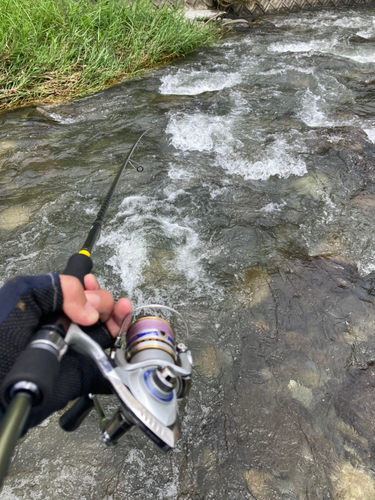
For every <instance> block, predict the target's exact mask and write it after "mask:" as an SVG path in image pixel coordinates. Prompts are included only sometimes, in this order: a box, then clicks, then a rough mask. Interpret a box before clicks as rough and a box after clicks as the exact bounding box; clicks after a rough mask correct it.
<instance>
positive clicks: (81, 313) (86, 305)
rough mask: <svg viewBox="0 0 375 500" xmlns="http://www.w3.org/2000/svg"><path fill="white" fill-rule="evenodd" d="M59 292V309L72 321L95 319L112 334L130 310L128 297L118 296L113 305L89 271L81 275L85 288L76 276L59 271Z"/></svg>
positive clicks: (88, 322)
mask: <svg viewBox="0 0 375 500" xmlns="http://www.w3.org/2000/svg"><path fill="white" fill-rule="evenodd" d="M60 283H61V289H62V293H63V305H62V310H63V311H64V313H65V314H66V315H67V316H68V318H69V319H71V320H72V321H73V322H74V323H77V324H78V325H82V326H90V325H93V324H94V323H96V322H97V321H98V320H99V319H100V321H102V322H103V323H105V325H106V327H107V328H108V331H109V333H110V334H111V335H112V337H116V336H117V335H118V333H119V330H120V326H121V323H122V321H123V319H124V317H125V316H126V315H127V314H129V313H130V311H131V307H132V306H131V302H130V300H129V299H125V298H122V299H120V300H119V301H118V302H117V304H116V305H114V301H113V297H112V295H111V294H110V292H108V291H107V290H101V289H100V285H99V283H98V281H97V279H96V278H95V276H94V275H93V274H87V275H86V276H85V278H84V283H85V290H83V287H82V285H81V283H80V281H79V280H78V279H77V278H74V277H73V276H65V275H63V274H62V275H60Z"/></svg>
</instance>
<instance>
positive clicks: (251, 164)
mask: <svg viewBox="0 0 375 500" xmlns="http://www.w3.org/2000/svg"><path fill="white" fill-rule="evenodd" d="M292 149H293V148H292V147H291V146H290V144H289V143H288V142H287V140H286V139H284V138H282V137H278V138H277V139H276V140H275V141H274V143H273V144H271V145H269V146H268V147H265V148H264V149H263V151H262V153H261V159H259V160H257V161H250V160H249V159H248V158H246V157H243V156H242V157H241V155H240V154H239V153H238V152H237V153H234V154H233V153H231V154H223V155H220V156H219V157H218V161H219V164H220V165H221V166H222V167H223V168H225V169H226V170H227V171H228V172H229V173H230V174H233V175H241V176H242V177H243V178H244V179H245V180H262V181H266V180H267V179H269V178H270V177H271V176H273V175H277V176H278V177H281V178H285V179H286V178H288V177H289V176H290V175H298V176H302V175H305V174H306V173H307V167H306V163H305V162H304V160H302V158H299V157H294V156H293V154H292V152H289V151H290V150H292Z"/></svg>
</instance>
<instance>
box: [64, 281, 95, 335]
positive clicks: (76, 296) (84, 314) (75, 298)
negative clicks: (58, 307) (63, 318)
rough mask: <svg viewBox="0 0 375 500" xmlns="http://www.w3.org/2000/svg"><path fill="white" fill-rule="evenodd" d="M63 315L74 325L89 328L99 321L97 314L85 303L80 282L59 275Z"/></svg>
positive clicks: (85, 299)
mask: <svg viewBox="0 0 375 500" xmlns="http://www.w3.org/2000/svg"><path fill="white" fill-rule="evenodd" d="M60 284H61V289H62V293H63V306H62V310H63V311H64V313H65V314H66V315H67V316H68V318H70V319H71V320H72V321H74V322H75V323H78V324H79V325H82V326H89V325H93V324H94V323H96V322H97V321H98V319H99V312H98V311H97V310H96V309H95V308H94V307H93V306H92V305H91V304H90V303H89V302H88V301H87V298H86V295H85V292H84V289H83V286H82V285H81V282H80V281H79V280H78V279H77V278H75V277H74V276H65V275H63V274H62V275H60Z"/></svg>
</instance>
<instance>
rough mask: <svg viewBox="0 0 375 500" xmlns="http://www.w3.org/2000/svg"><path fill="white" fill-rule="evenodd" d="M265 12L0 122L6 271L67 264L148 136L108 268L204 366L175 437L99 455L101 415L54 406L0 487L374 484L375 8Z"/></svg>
mask: <svg viewBox="0 0 375 500" xmlns="http://www.w3.org/2000/svg"><path fill="white" fill-rule="evenodd" d="M268 20H270V21H272V23H273V24H274V25H273V26H271V25H269V26H264V27H263V28H260V29H257V30H250V29H247V30H242V31H237V32H234V33H233V34H232V35H231V36H230V37H228V38H226V39H225V40H224V41H223V42H222V43H221V44H220V45H218V46H216V47H214V48H211V49H203V50H201V51H198V52H196V53H194V54H192V55H190V56H189V57H187V58H185V59H184V60H181V61H177V62H176V63H174V64H171V65H170V66H167V67H164V68H161V69H159V70H157V71H154V72H151V73H149V74H147V75H145V76H143V77H142V78H139V79H135V80H132V81H128V82H125V83H124V84H123V85H120V86H118V87H116V88H113V89H110V90H108V91H106V92H102V93H100V94H99V95H96V96H93V97H91V98H88V99H83V100H80V101H78V102H75V103H70V104H65V105H58V106H52V107H51V106H49V107H48V106H46V107H39V108H38V107H32V108H25V109H20V110H16V111H13V112H8V113H3V114H1V115H0V137H1V141H0V172H1V177H0V186H1V187H0V189H1V206H2V211H1V212H0V237H1V256H2V258H1V262H0V277H1V280H2V281H3V282H5V281H6V280H7V279H8V278H10V277H11V276H13V275H14V274H26V273H44V272H47V271H50V270H53V269H56V270H59V269H62V268H63V267H64V264H65V262H66V260H67V258H68V257H69V255H70V254H71V253H73V252H75V251H76V250H77V249H78V248H79V247H80V245H81V243H82V242H83V239H84V237H85V235H86V233H87V231H88V228H89V226H90V224H91V222H92V219H93V217H94V215H95V213H96V211H97V210H98V208H99V206H100V203H101V201H102V199H103V196H104V194H105V192H106V190H107V189H108V187H109V185H110V183H111V182H112V179H113V177H114V175H115V173H116V168H117V167H118V166H119V165H120V164H121V162H122V161H123V158H124V156H125V155H126V153H127V152H128V150H129V148H130V147H131V145H132V144H133V142H134V141H135V140H136V138H137V137H138V136H139V134H140V133H141V132H142V131H143V130H145V129H148V133H147V136H146V138H145V139H144V140H143V145H142V146H141V147H140V148H139V149H138V151H137V153H136V155H135V159H136V160H137V161H139V162H140V163H141V164H142V165H143V166H144V172H142V173H137V172H136V171H135V170H131V171H129V172H128V173H126V175H125V176H124V178H123V180H122V183H121V186H120V187H119V189H118V191H117V193H116V195H115V198H114V201H113V203H112V205H111V208H110V210H109V213H108V217H107V221H106V225H105V228H104V231H103V233H102V236H101V239H100V241H99V243H98V246H97V247H96V250H95V252H94V256H93V257H94V262H95V272H96V274H97V276H98V278H99V280H100V282H101V283H102V285H103V286H105V287H107V288H108V289H109V290H111V291H112V292H113V293H114V295H115V297H119V296H122V295H125V296H128V297H130V298H131V299H132V301H133V302H134V305H140V304H143V303H145V302H149V301H151V302H159V303H164V304H167V305H171V306H173V307H175V308H177V309H178V310H180V311H181V312H182V313H184V314H185V316H186V317H187V318H188V320H189V322H190V325H191V330H192V334H191V349H192V352H193V356H194V360H195V368H194V380H193V387H192V391H191V393H190V396H189V398H188V399H187V400H186V401H185V402H184V403H183V404H182V405H181V422H182V435H181V438H180V441H179V443H178V446H177V448H176V449H175V450H174V451H171V452H169V453H168V454H163V453H162V452H159V451H158V450H157V449H156V448H155V446H154V445H153V444H152V443H151V442H150V441H148V440H147V438H146V437H144V436H143V435H142V434H141V433H140V432H138V431H134V432H132V433H131V434H130V435H129V436H127V437H126V438H124V439H123V440H122V441H121V442H120V444H119V445H118V447H117V448H114V449H105V448H104V445H102V444H101V443H100V441H99V432H98V422H97V418H96V416H95V415H94V413H92V415H90V416H89V418H88V419H87V421H86V422H85V424H84V425H82V427H81V428H80V429H79V430H78V431H77V432H75V433H73V434H65V433H63V431H61V430H60V429H59V427H58V423H57V416H53V417H51V418H50V419H48V420H47V421H46V422H44V423H43V424H42V425H41V426H40V427H38V428H36V429H34V430H33V431H31V432H30V433H29V434H28V435H27V436H26V437H25V438H24V439H23V441H22V443H21V444H20V446H19V447H18V449H17V452H16V454H15V457H14V460H13V462H12V466H11V470H10V473H9V477H8V479H7V481H6V483H5V486H4V489H3V492H2V493H1V494H0V498H1V499H4V500H18V499H31V498H32V499H46V498H47V499H61V498H69V499H73V498H74V499H101V500H117V499H132V500H133V499H134V500H136V499H140V500H141V499H142V500H144V499H168V498H171V499H181V500H182V499H184V500H188V499H214V500H219V499H220V500H221V499H229V498H230V499H233V500H237V499H241V500H242V499H256V500H297V499H298V500H323V499H326V500H328V499H334V500H346V499H350V500H373V499H374V498H375V473H374V468H375V457H374V453H375V439H374V431H375V419H374V414H375V398H374V389H373V386H374V384H375V382H374V381H375V369H374V364H375V334H374V332H375V330H374V328H375V308H374V294H375V292H374V291H373V284H374V281H375V278H374V276H373V274H371V273H372V272H373V271H375V246H374V241H375V103H374V100H373V99H374V97H375V9H374V8H371V9H363V10H362V9H361V10H347V9H346V10H332V11H321V12H310V13H297V14H293V15H279V16H275V17H272V18H268ZM374 288H375V287H374ZM107 403H108V405H109V406H111V405H112V407H115V406H116V405H115V402H114V401H112V400H111V399H110V400H109V401H108V402H107Z"/></svg>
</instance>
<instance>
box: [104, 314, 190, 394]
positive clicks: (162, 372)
mask: <svg viewBox="0 0 375 500" xmlns="http://www.w3.org/2000/svg"><path fill="white" fill-rule="evenodd" d="M144 312H146V313H147V314H148V315H147V316H142V313H144ZM150 313H151V314H152V315H151V314H150ZM157 314H158V315H157ZM161 314H163V315H164V316H166V317H167V319H166V318H162V317H161ZM140 315H141V317H138V316H140ZM170 321H171V322H172V323H175V324H176V327H175V328H176V329H177V327H178V328H179V330H180V331H183V334H184V338H185V342H186V343H187V342H188V338H189V328H188V325H187V323H186V321H185V319H184V317H183V316H182V315H181V314H180V313H179V312H178V311H176V310H175V309H173V308H171V307H168V306H163V305H160V304H148V305H145V306H140V307H137V308H135V309H133V311H131V313H129V314H128V315H127V316H126V317H125V318H124V320H123V322H122V325H121V328H120V333H119V335H118V337H117V339H116V343H115V346H114V353H113V356H112V357H113V359H115V361H116V364H117V365H118V366H120V367H126V365H127V364H128V363H129V364H130V365H133V366H139V368H141V365H142V367H145V365H149V366H150V367H151V366H155V365H156V369H154V370H151V369H150V370H147V371H146V372H145V375H144V381H145V385H146V387H147V389H148V391H149V392H150V393H151V394H152V395H153V396H155V397H156V398H158V399H159V400H161V401H170V400H171V399H172V397H171V396H172V394H171V393H172V391H173V390H174V389H176V396H177V399H181V398H183V397H185V396H186V395H187V393H188V392H189V390H190V376H189V377H186V376H185V377H182V376H181V375H183V374H179V373H178V372H177V371H176V368H177V367H181V366H182V365H185V367H186V365H187V363H186V360H184V361H185V362H183V360H182V357H186V356H187V353H189V354H188V358H189V364H190V372H191V365H192V359H191V355H190V351H188V347H187V345H185V344H184V343H179V344H177V345H176V335H175V332H174V329H173V327H172V325H171V323H170ZM184 354H185V356H183V355H184Z"/></svg>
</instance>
